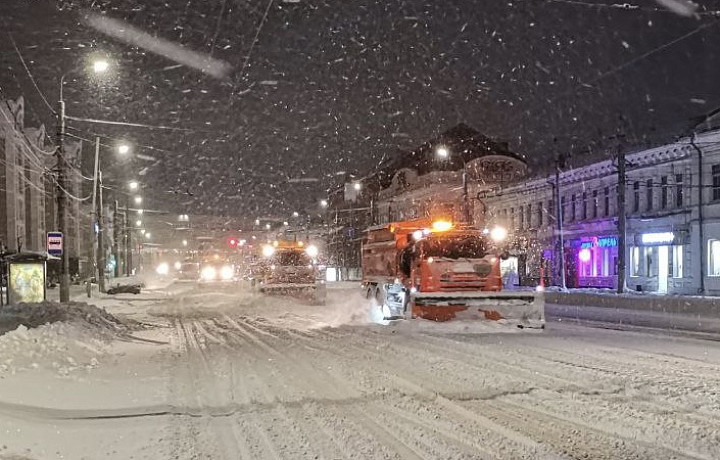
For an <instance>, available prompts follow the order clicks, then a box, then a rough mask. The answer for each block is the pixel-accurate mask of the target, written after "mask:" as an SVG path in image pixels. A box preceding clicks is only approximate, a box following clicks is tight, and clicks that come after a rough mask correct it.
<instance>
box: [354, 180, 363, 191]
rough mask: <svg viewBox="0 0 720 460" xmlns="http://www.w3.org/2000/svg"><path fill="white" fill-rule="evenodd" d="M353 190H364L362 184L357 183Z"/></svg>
mask: <svg viewBox="0 0 720 460" xmlns="http://www.w3.org/2000/svg"><path fill="white" fill-rule="evenodd" d="M353 188H354V189H355V190H358V191H359V190H360V189H361V188H362V184H361V183H360V182H355V185H353Z"/></svg>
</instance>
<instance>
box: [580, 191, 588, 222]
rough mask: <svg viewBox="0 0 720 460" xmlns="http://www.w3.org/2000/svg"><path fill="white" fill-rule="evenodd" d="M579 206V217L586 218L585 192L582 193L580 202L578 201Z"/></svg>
mask: <svg viewBox="0 0 720 460" xmlns="http://www.w3.org/2000/svg"><path fill="white" fill-rule="evenodd" d="M580 206H581V208H580V210H581V214H580V218H581V219H582V220H587V192H583V194H582V203H580Z"/></svg>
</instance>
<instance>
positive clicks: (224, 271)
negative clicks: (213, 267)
mask: <svg viewBox="0 0 720 460" xmlns="http://www.w3.org/2000/svg"><path fill="white" fill-rule="evenodd" d="M234 274H235V271H234V270H233V268H232V267H231V266H229V265H223V267H222V268H221V269H220V278H222V279H224V280H229V279H232V277H233V275H234Z"/></svg>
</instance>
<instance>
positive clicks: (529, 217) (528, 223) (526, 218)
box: [525, 203, 533, 228]
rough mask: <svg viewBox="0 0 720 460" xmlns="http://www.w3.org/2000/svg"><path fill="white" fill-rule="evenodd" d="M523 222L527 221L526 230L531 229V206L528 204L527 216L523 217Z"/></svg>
mask: <svg viewBox="0 0 720 460" xmlns="http://www.w3.org/2000/svg"><path fill="white" fill-rule="evenodd" d="M525 220H526V221H527V226H528V228H532V226H533V225H532V204H530V203H528V205H527V216H526V217H525Z"/></svg>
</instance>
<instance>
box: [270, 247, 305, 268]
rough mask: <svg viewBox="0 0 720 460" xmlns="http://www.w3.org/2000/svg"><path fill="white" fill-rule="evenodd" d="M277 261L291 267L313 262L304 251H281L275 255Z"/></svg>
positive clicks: (278, 263)
mask: <svg viewBox="0 0 720 460" xmlns="http://www.w3.org/2000/svg"><path fill="white" fill-rule="evenodd" d="M275 263H276V264H277V265H284V266H289V267H301V266H305V265H308V264H311V263H312V260H310V257H309V256H308V255H307V254H305V252H303V251H280V252H278V253H277V254H276V255H275Z"/></svg>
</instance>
